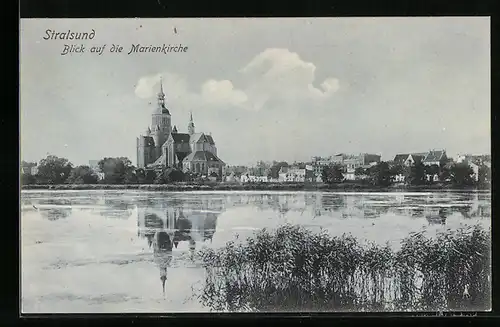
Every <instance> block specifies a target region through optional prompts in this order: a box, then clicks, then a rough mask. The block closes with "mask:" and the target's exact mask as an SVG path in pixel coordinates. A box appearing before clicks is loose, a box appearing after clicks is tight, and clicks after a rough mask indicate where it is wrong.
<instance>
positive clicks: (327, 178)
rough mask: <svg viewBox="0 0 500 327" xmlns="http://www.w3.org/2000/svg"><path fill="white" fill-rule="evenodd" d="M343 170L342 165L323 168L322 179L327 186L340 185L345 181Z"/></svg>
mask: <svg viewBox="0 0 500 327" xmlns="http://www.w3.org/2000/svg"><path fill="white" fill-rule="evenodd" d="M343 171H344V170H343V169H342V167H341V166H340V165H338V164H334V165H330V166H325V167H323V171H322V172H321V178H322V179H323V182H325V183H327V184H335V183H340V182H342V181H343V180H344V174H343Z"/></svg>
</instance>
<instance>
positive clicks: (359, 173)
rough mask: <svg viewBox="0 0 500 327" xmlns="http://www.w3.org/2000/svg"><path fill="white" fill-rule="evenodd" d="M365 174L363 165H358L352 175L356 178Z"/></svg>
mask: <svg viewBox="0 0 500 327" xmlns="http://www.w3.org/2000/svg"><path fill="white" fill-rule="evenodd" d="M366 175H367V170H366V169H365V168H363V167H358V168H356V169H355V170H354V176H356V177H357V178H361V177H363V176H366Z"/></svg>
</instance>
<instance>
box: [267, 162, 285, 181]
mask: <svg viewBox="0 0 500 327" xmlns="http://www.w3.org/2000/svg"><path fill="white" fill-rule="evenodd" d="M288 166H289V165H288V162H286V161H281V162H273V165H272V167H271V176H272V177H273V178H278V177H279V172H280V170H281V168H282V167H288Z"/></svg>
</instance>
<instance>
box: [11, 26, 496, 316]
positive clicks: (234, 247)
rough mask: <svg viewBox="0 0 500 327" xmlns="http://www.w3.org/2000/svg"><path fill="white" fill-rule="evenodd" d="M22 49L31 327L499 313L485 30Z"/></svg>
mask: <svg viewBox="0 0 500 327" xmlns="http://www.w3.org/2000/svg"><path fill="white" fill-rule="evenodd" d="M20 31H21V32H20V125H21V129H20V131H21V132H20V175H19V176H20V183H21V191H20V193H21V194H20V210H21V215H20V246H21V251H20V262H21V276H20V282H21V294H20V298H21V311H22V314H30V313H31V314H32V313H165V314H167V313H177V312H207V313H210V312H297V311H301V312H304V311H312V312H350V313H352V312H402V311H412V312H413V311H417V312H424V311H425V312H429V311H431V312H454V311H490V310H491V278H492V272H491V150H490V148H491V141H490V138H491V136H490V135H491V130H490V107H491V104H490V97H491V88H490V20H489V18H487V17H392V18H388V17H387V18H384V17H378V18H373V17H364V18H361V17H358V18H356V17H349V18H258V19H257V18H251V19H250V18H245V19H244V18H224V19H208V18H206V19H201V18H200V19H194V18H189V19H188V18H184V19H180V18H175V19H174V18H169V19H166V18H165V19H142V18H141V19H139V18H137V19H21V22H20Z"/></svg>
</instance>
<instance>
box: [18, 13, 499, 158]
mask: <svg viewBox="0 0 500 327" xmlns="http://www.w3.org/2000/svg"><path fill="white" fill-rule="evenodd" d="M47 29H50V30H53V31H57V32H67V31H68V30H70V31H71V32H87V33H90V32H91V31H92V30H94V31H95V37H94V38H93V39H91V40H73V41H71V40H59V39H56V40H45V39H43V37H44V36H46V30H47ZM20 30H21V33H20V128H21V129H20V130H21V135H20V147H21V159H22V160H27V161H39V160H40V159H42V158H44V157H45V156H47V154H53V155H57V156H60V157H65V158H68V159H69V160H70V161H71V162H72V163H74V164H78V165H79V164H88V161H89V160H98V159H101V158H103V157H118V156H125V157H129V158H130V159H131V160H132V162H133V163H134V164H135V163H136V137H137V136H138V135H140V134H141V133H144V132H145V131H146V129H147V127H148V126H149V124H150V123H151V113H152V112H153V110H154V108H155V105H156V94H157V93H158V92H159V90H160V86H159V81H160V78H162V79H163V88H164V92H165V94H166V105H167V107H168V108H169V110H170V113H171V115H172V124H173V125H176V126H177V129H178V130H179V132H187V124H188V122H189V113H190V112H192V113H193V118H194V123H195V125H196V131H197V132H205V133H211V135H212V137H213V138H214V140H215V142H216V146H217V149H218V154H219V157H220V158H221V159H222V160H223V161H224V162H225V163H226V164H228V165H250V164H255V162H257V161H258V160H265V161H268V160H269V161H271V160H285V161H289V162H292V161H307V160H310V158H311V157H312V156H330V155H334V154H337V153H353V154H355V153H376V154H380V155H381V156H382V159H383V160H390V159H392V158H393V157H394V155H395V154H397V153H411V152H425V151H428V150H431V149H445V150H446V151H447V154H448V155H449V156H455V155H456V154H459V153H472V154H489V153H490V139H491V137H490V135H491V132H490V98H491V87H490V21H489V18H487V17H447V18H444V17H418V18H417V17H415V18H410V17H404V18H403V17H401V18H396V17H394V18H382V17H381V18H369V17H366V18H301V19H296V18H280V19H271V18H265V19H264V18H263V19H257V18H254V19H252V18H247V19H242V18H237V19H236V18H234V19H193V18H191V19H22V20H21V23H20ZM65 44H68V45H69V44H74V45H79V44H83V45H84V46H85V47H86V50H85V51H86V52H85V53H71V54H67V55H61V52H62V50H63V48H64V45H65ZM104 44H106V48H105V49H104V52H103V53H102V54H101V55H99V54H96V53H91V52H90V49H91V47H93V46H96V47H100V46H102V45H104ZM113 44H115V45H121V46H122V47H123V52H122V53H111V52H109V49H110V48H111V46H112V45H113ZM133 44H141V45H155V46H156V45H157V46H162V45H163V44H166V45H169V44H170V45H172V46H175V45H182V46H187V47H188V49H187V51H186V52H183V53H168V54H163V53H132V54H130V55H129V54H128V52H129V51H130V49H131V46H132V45H133Z"/></svg>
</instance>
